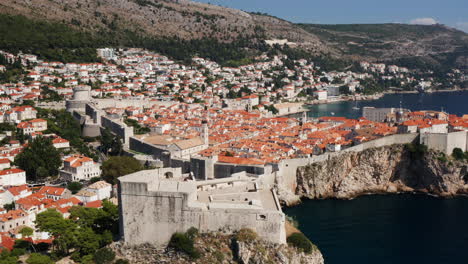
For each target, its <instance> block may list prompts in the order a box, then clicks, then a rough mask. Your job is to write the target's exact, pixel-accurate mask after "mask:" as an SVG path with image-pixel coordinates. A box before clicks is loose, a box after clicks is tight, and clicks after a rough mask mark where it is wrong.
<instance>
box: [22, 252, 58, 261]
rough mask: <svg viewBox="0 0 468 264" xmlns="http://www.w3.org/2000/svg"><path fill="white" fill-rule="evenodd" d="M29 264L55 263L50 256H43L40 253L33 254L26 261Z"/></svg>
mask: <svg viewBox="0 0 468 264" xmlns="http://www.w3.org/2000/svg"><path fill="white" fill-rule="evenodd" d="M26 263H28V264H52V263H54V262H53V261H52V259H50V257H49V256H46V255H42V254H39V253H32V254H31V255H30V256H29V258H28V259H27V260H26Z"/></svg>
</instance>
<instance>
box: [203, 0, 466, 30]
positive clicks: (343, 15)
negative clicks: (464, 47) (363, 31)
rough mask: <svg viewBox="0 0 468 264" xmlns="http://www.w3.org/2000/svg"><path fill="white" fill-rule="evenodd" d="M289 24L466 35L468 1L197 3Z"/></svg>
mask: <svg viewBox="0 0 468 264" xmlns="http://www.w3.org/2000/svg"><path fill="white" fill-rule="evenodd" d="M196 1H199V2H205V3H211V4H216V5H220V6H226V7H233V8H237V9H242V10H245V11H252V12H265V13H268V14H271V15H275V16H277V17H280V18H284V19H286V20H289V21H292V22H303V23H321V24H350V23H386V22H397V23H417V24H430V23H436V22H437V23H441V24H445V25H448V26H451V27H456V28H459V29H462V30H464V31H465V32H468V0H196Z"/></svg>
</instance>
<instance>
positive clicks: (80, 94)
mask: <svg viewBox="0 0 468 264" xmlns="http://www.w3.org/2000/svg"><path fill="white" fill-rule="evenodd" d="M90 99H91V87H89V86H88V85H80V86H76V87H75V88H73V100H76V101H89V100H90Z"/></svg>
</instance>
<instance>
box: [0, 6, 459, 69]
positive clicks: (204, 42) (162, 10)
mask: <svg viewBox="0 0 468 264" xmlns="http://www.w3.org/2000/svg"><path fill="white" fill-rule="evenodd" d="M0 14H2V16H1V17H0V22H2V23H1V25H0V27H1V30H2V32H1V33H6V34H2V38H1V41H0V49H7V50H13V51H14V50H18V49H21V50H22V51H25V52H29V51H30V52H35V53H38V54H40V55H41V56H42V57H44V58H48V59H56V60H61V61H94V60H97V58H96V57H95V55H94V54H91V48H96V47H97V46H99V47H103V46H113V47H143V48H147V49H151V50H154V51H156V52H160V53H163V54H166V55H169V56H170V57H172V58H174V59H177V60H184V59H187V58H188V57H190V56H195V55H198V56H201V57H207V58H210V59H212V60H215V61H217V62H219V63H221V64H223V65H231V66H236V65H239V64H245V63H249V62H251V58H253V57H254V56H256V55H258V54H260V53H261V52H263V51H266V50H269V48H268V47H267V46H266V45H265V44H264V40H266V39H288V40H289V41H292V42H295V43H296V44H297V46H296V47H295V48H294V50H300V51H299V52H296V51H292V50H293V49H288V50H286V54H291V55H294V56H295V57H298V55H300V57H303V58H314V60H315V61H318V62H319V64H324V65H325V66H330V65H327V64H331V67H326V68H328V69H331V68H337V69H338V68H341V69H343V68H347V67H349V66H351V65H352V61H359V60H363V59H365V60H369V61H385V62H387V63H395V64H398V65H401V66H408V67H410V68H423V69H434V70H441V71H445V70H446V69H448V68H451V67H453V66H456V67H458V68H462V69H467V68H468V67H467V64H468V55H467V54H468V35H467V34H465V33H463V32H461V31H458V30H455V29H451V28H448V27H445V26H442V25H434V26H417V25H404V24H380V25H378V24H375V25H372V24H369V25H313V24H294V23H291V22H288V21H286V20H283V19H280V18H277V17H274V16H271V15H268V14H262V13H247V12H244V11H240V10H236V9H231V8H225V7H220V6H216V5H209V4H203V3H198V2H192V1H187V0H67V1H63V0H34V1H29V0H14V1H12V0H0ZM10 15H12V16H10ZM18 15H19V16H24V17H17V16H18ZM18 21H19V22H20V23H18ZM41 21H42V22H41ZM43 21H47V22H43ZM16 44H18V45H16ZM276 49H277V48H276ZM330 61H332V63H329V62H330Z"/></svg>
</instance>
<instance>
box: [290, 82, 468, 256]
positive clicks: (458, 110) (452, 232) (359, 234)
mask: <svg viewBox="0 0 468 264" xmlns="http://www.w3.org/2000/svg"><path fill="white" fill-rule="evenodd" d="M400 101H401V102H402V107H403V108H408V109H411V110H440V109H442V108H443V110H444V111H447V112H449V113H451V114H457V115H462V114H468V91H464V92H448V93H433V94H404V95H400V94H395V95H386V96H384V97H383V98H381V99H379V100H376V101H361V102H358V103H357V106H358V107H360V108H361V109H362V107H363V106H374V107H399V106H400ZM354 106H356V103H355V102H340V103H335V104H328V105H314V106H311V107H310V109H311V111H310V112H309V116H313V117H319V116H330V115H331V113H332V112H333V113H335V116H346V117H348V118H357V117H360V116H361V115H362V110H353V109H352V108H353V107H354ZM285 213H286V214H287V215H291V216H294V217H295V218H296V219H297V220H298V222H299V225H300V226H299V227H300V229H301V231H302V232H304V234H305V235H306V236H307V237H309V238H310V239H311V240H312V241H313V242H314V243H315V244H317V246H318V247H319V248H320V250H321V251H322V254H323V255H324V258H325V263H327V264H342V263H358V264H366V263H369V264H370V263H372V264H386V263H388V264H390V263H391V264H417V263H424V264H432V263H434V264H444V263H468V198H467V197H459V198H454V199H441V198H434V197H430V196H425V195H409V194H405V195H373V196H363V197H360V198H357V199H354V200H351V201H343V200H323V201H305V202H303V203H302V204H301V205H299V206H296V207H292V208H287V209H285Z"/></svg>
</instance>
